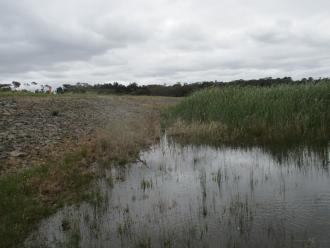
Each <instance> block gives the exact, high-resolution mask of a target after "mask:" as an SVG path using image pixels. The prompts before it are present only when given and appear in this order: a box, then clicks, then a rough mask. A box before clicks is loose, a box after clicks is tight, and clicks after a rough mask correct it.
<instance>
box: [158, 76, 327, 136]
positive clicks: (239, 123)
mask: <svg viewBox="0 0 330 248" xmlns="http://www.w3.org/2000/svg"><path fill="white" fill-rule="evenodd" d="M163 117H164V118H163V120H164V122H163V123H164V124H165V126H167V127H170V128H169V130H170V133H172V134H183V135H199V136H202V137H204V138H211V139H217V140H219V141H224V142H231V141H238V142H245V141H246V142H259V141H261V142H283V141H293V142H294V141H301V140H309V141H328V140H329V138H330V124H329V123H330V82H323V83H319V84H304V85H280V86H272V87H255V86H246V87H238V86H236V87H235V86H228V87H221V88H211V89H207V90H202V91H199V92H196V93H195V94H193V95H192V96H190V97H187V98H186V99H185V100H183V101H182V102H181V103H180V104H178V105H176V106H174V107H172V108H170V109H168V110H167V111H166V112H165V113H164V114H163Z"/></svg>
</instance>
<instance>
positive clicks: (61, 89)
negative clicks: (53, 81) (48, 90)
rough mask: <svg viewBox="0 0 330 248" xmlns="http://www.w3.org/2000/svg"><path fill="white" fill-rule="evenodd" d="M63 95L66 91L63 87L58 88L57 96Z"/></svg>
mask: <svg viewBox="0 0 330 248" xmlns="http://www.w3.org/2000/svg"><path fill="white" fill-rule="evenodd" d="M63 93H64V90H63V88H62V87H58V88H57V89H56V94H63Z"/></svg>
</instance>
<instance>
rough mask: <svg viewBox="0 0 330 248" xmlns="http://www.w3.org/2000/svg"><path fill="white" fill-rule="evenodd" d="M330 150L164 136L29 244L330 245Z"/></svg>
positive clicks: (55, 217) (42, 229)
mask: <svg viewBox="0 0 330 248" xmlns="http://www.w3.org/2000/svg"><path fill="white" fill-rule="evenodd" d="M329 153H330V152H329V149H323V150H317V151H315V150H312V149H308V148H297V149H295V150H294V151H290V152H288V151H287V152H283V151H276V152H274V151H272V152H270V151H269V150H265V149H262V148H246V149H243V148H239V149H234V148H225V147H222V148H212V147H209V146H194V145H184V146H183V145H179V144H177V143H175V142H169V141H168V140H167V139H166V137H164V138H163V139H162V140H161V142H160V144H159V145H157V146H155V147H153V148H152V149H151V150H150V151H148V152H144V153H142V154H141V160H142V161H145V163H137V164H132V165H130V166H127V167H114V168H112V169H111V170H106V171H105V177H104V178H103V179H100V180H99V181H98V183H97V187H96V188H97V190H96V191H95V193H94V197H93V199H92V201H89V202H85V203H82V204H80V205H79V206H68V207H65V208H63V209H61V210H60V211H58V212H57V213H56V214H55V215H53V216H52V217H50V218H48V219H46V220H44V221H42V223H41V224H40V227H39V229H38V231H36V232H35V233H33V234H32V235H31V236H30V237H29V238H28V239H27V240H26V242H25V246H26V247H43V246H46V247H330V236H329V230H330V178H329V171H328V167H329V157H330V155H329Z"/></svg>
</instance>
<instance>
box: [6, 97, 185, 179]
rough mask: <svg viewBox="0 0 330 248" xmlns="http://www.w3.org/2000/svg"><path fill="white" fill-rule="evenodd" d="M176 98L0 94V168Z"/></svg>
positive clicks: (52, 152)
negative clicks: (2, 95) (9, 95)
mask: <svg viewBox="0 0 330 248" xmlns="http://www.w3.org/2000/svg"><path fill="white" fill-rule="evenodd" d="M178 100H179V99H177V98H164V97H131V96H56V97H21V96H20V97H0V174H3V173H4V172H7V171H12V170H16V169H18V168H22V167H28V166H31V165H33V164H36V163H43V162H47V160H48V159H50V158H56V157H57V156H61V154H63V153H65V152H68V151H71V150H74V149H75V148H77V147H79V146H80V145H81V144H83V143H85V142H89V140H91V139H92V138H93V137H94V136H95V132H96V130H97V129H99V128H102V127H104V126H105V125H107V126H109V125H110V126H111V123H112V122H114V121H118V120H124V121H126V120H134V119H135V118H137V117H139V116H141V115H145V114H146V113H148V112H154V111H159V107H161V106H166V105H169V104H173V103H176V102H178Z"/></svg>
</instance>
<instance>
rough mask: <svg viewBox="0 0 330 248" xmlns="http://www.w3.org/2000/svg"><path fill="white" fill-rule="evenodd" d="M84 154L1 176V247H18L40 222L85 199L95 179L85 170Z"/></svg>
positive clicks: (80, 152) (72, 155)
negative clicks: (68, 204) (67, 205)
mask: <svg viewBox="0 0 330 248" xmlns="http://www.w3.org/2000/svg"><path fill="white" fill-rule="evenodd" d="M84 154H85V152H84V150H82V151H79V152H75V153H72V154H67V155H66V156H65V157H64V159H63V161H60V162H51V163H49V164H47V165H40V166H34V167H31V168H28V169H25V170H21V171H18V172H15V173H11V174H6V175H2V176H1V177H0V223H1V224H0V247H16V246H19V245H20V244H21V242H22V241H23V240H24V238H25V237H26V234H27V232H28V231H30V230H32V229H33V228H35V226H36V225H37V223H38V221H39V220H40V219H42V218H44V217H46V216H48V215H49V214H51V213H52V212H54V211H55V210H56V209H57V208H58V207H60V206H62V205H63V204H64V203H70V202H75V201H77V200H80V199H82V197H83V196H84V190H85V189H87V187H88V185H89V183H90V182H91V180H92V178H93V176H92V174H91V173H86V168H84V165H83V164H84V162H83V160H84V156H85V155H84Z"/></svg>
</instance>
